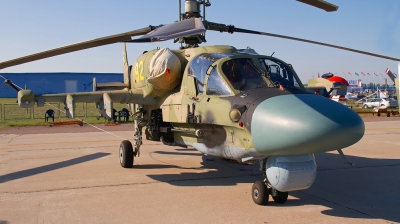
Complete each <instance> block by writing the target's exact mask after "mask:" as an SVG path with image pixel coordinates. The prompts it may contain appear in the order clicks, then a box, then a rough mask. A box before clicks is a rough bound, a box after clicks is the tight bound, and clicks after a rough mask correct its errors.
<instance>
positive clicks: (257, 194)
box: [251, 180, 289, 205]
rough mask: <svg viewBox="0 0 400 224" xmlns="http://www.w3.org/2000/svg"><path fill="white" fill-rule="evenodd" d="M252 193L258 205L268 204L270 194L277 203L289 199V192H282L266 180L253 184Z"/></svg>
mask: <svg viewBox="0 0 400 224" xmlns="http://www.w3.org/2000/svg"><path fill="white" fill-rule="evenodd" d="M251 195H252V198H253V201H254V203H256V204H257V205H266V204H268V200H269V195H271V196H272V199H273V200H274V201H275V202H276V203H280V204H282V203H285V202H286V201H287V199H288V196H289V192H281V191H278V190H276V189H275V188H273V187H271V186H270V185H269V184H268V183H267V182H266V180H265V181H257V182H255V183H254V184H253V187H252V188H251Z"/></svg>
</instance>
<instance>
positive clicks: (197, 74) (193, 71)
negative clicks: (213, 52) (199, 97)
mask: <svg viewBox="0 0 400 224" xmlns="http://www.w3.org/2000/svg"><path fill="white" fill-rule="evenodd" d="M207 56H208V55H207V54H201V55H198V56H196V57H195V58H194V59H193V60H192V61H191V62H190V64H189V66H188V71H187V73H188V76H192V77H193V78H194V82H195V86H196V92H197V94H203V92H204V82H205V79H206V72H207V69H208V67H209V66H210V65H212V63H214V61H212V60H210V57H207Z"/></svg>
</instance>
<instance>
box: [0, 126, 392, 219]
mask: <svg viewBox="0 0 400 224" xmlns="http://www.w3.org/2000/svg"><path fill="white" fill-rule="evenodd" d="M365 125H366V133H365V136H364V137H363V139H362V140H361V141H360V142H358V143H357V144H355V145H353V146H350V147H348V148H346V149H344V150H343V152H344V153H345V154H346V156H347V159H348V161H349V162H352V163H354V164H355V165H354V166H350V165H347V164H344V163H343V161H342V159H341V158H340V156H339V155H338V153H337V152H330V153H320V154H316V160H317V164H318V174H317V178H316V181H315V182H314V184H313V185H312V187H311V188H309V189H307V190H301V191H293V192H289V199H288V201H287V202H286V203H285V204H277V203H275V202H274V201H273V200H272V198H270V200H269V203H268V205H266V206H259V205H256V204H255V203H254V202H253V201H252V198H251V187H252V185H253V183H254V182H255V181H258V180H262V179H263V177H262V175H261V172H260V171H259V170H258V165H257V164H254V165H244V164H238V163H232V162H229V161H225V160H221V159H220V158H216V157H212V156H206V155H202V154H201V153H200V152H198V151H196V150H195V149H193V148H187V149H186V148H179V147H172V146H164V145H162V144H161V143H159V142H151V141H146V140H144V144H143V146H142V147H141V153H140V157H136V158H135V163H134V167H133V168H131V169H124V168H122V167H121V166H120V164H119V157H118V149H119V144H120V142H121V140H122V139H129V140H132V139H133V132H132V131H129V130H123V131H121V130H118V129H115V130H112V129H113V128H109V129H108V133H107V132H99V131H98V130H96V131H95V132H91V131H90V130H89V129H90V128H88V130H89V131H85V132H82V131H80V128H85V127H79V126H74V127H52V128H50V127H42V128H38V129H32V128H31V129H29V128H26V129H24V128H21V130H19V129H18V130H19V131H15V130H17V129H14V131H13V130H9V131H7V130H6V131H2V132H0V224H9V223H350V222H351V223H398V222H400V193H399V189H400V138H399V134H400V121H399V120H387V121H381V122H366V123H365ZM121 126H122V125H121ZM125 127H127V126H125ZM67 129H68V130H69V132H77V133H58V132H65V130H67ZM32 130H36V131H32ZM61 130H64V131H61ZM81 130H83V129H81ZM85 130H86V129H85ZM41 133H45V134H41ZM110 133H111V134H110Z"/></svg>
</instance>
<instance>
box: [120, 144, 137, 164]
mask: <svg viewBox="0 0 400 224" xmlns="http://www.w3.org/2000/svg"><path fill="white" fill-rule="evenodd" d="M133 160H134V153H133V147H132V143H131V142H130V141H128V140H124V141H122V142H121V145H120V146H119V163H120V164H121V166H122V167H124V168H131V167H132V166H133Z"/></svg>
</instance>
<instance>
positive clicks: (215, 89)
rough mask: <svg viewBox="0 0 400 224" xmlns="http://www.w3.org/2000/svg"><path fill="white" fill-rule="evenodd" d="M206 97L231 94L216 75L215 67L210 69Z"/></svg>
mask: <svg viewBox="0 0 400 224" xmlns="http://www.w3.org/2000/svg"><path fill="white" fill-rule="evenodd" d="M206 93H207V95H217V96H224V95H229V94H231V91H230V90H229V87H228V86H226V83H225V82H224V80H222V78H221V76H219V75H218V73H217V70H216V69H215V67H214V68H213V69H212V71H211V73H210V77H209V78H208V82H207V91H206Z"/></svg>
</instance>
